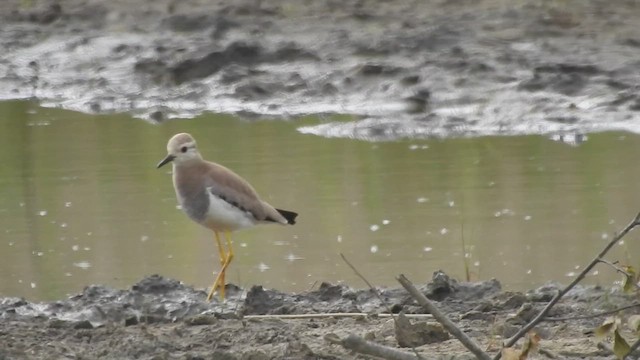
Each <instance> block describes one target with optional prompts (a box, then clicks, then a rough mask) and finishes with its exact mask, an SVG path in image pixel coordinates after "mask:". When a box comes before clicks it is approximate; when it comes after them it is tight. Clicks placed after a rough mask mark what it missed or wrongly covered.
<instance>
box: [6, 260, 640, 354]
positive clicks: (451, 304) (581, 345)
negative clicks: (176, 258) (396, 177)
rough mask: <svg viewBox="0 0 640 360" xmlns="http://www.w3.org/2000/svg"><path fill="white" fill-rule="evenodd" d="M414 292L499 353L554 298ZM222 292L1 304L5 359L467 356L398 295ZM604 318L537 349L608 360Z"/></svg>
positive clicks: (581, 305) (158, 280)
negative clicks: (378, 347) (600, 331)
mask: <svg viewBox="0 0 640 360" xmlns="http://www.w3.org/2000/svg"><path fill="white" fill-rule="evenodd" d="M418 288H419V290H420V291H422V292H423V293H424V294H426V295H427V296H428V297H429V298H431V299H432V300H434V301H435V302H436V304H437V306H438V307H439V308H440V309H441V310H442V311H444V312H445V313H446V314H447V315H448V316H449V317H450V318H451V319H452V320H454V321H455V322H456V323H457V324H458V326H459V327H460V328H461V329H462V330H463V331H464V332H465V333H466V334H467V335H469V336H470V337H472V338H473V339H475V340H476V341H478V342H479V343H480V344H482V345H483V346H485V347H486V348H488V349H494V350H495V351H497V349H498V347H499V344H500V339H501V338H503V337H509V336H512V335H513V334H514V333H515V332H516V331H517V330H518V329H519V327H520V326H521V325H523V324H524V323H525V322H527V321H529V320H530V319H531V318H532V316H534V315H535V313H536V312H537V311H539V310H540V309H541V308H542V307H543V306H544V305H545V304H546V302H548V301H549V300H550V299H551V298H552V297H553V296H554V295H555V293H556V291H557V289H558V287H557V286H556V285H554V284H549V285H546V286H543V287H540V288H538V289H534V290H530V291H527V292H522V293H520V292H510V291H503V290H501V286H500V283H499V282H498V281H497V280H489V281H484V282H476V283H462V282H457V281H455V280H453V279H450V278H449V277H448V276H447V275H446V274H444V273H441V272H437V273H435V274H434V276H433V280H432V281H430V282H429V283H427V284H424V285H421V286H418ZM227 289H228V293H229V296H228V300H227V301H226V302H225V303H221V302H219V301H213V302H211V303H208V302H206V301H205V298H206V293H205V292H204V290H196V289H194V288H192V287H190V286H187V285H185V284H182V283H180V282H179V281H176V280H172V279H167V278H164V277H162V276H159V275H153V276H149V277H147V278H144V279H142V280H141V281H140V282H138V283H137V284H134V285H133V286H132V287H131V288H130V289H126V290H115V289H110V288H107V287H104V286H98V285H92V286H88V287H87V288H85V289H84V291H83V292H82V293H80V294H77V295H74V296H71V297H69V298H68V299H62V300H59V301H53V302H47V303H32V302H29V301H27V300H25V299H18V298H2V299H0V359H97V358H101V359H105V358H106V359H345V358H353V356H355V355H354V354H352V353H350V351H348V350H345V349H344V348H342V347H341V346H339V345H335V344H332V343H331V342H330V341H327V339H329V338H336V337H338V338H345V337H347V336H348V335H349V334H355V335H357V336H361V337H363V338H366V339H368V340H371V341H374V342H376V343H379V344H383V345H386V346H391V347H401V346H400V345H399V344H402V345H404V346H405V347H406V346H415V348H416V350H417V351H419V352H420V353H422V354H424V355H425V356H428V358H434V357H435V356H444V355H446V356H457V357H458V358H470V357H468V356H469V355H467V351H466V349H465V348H464V347H462V345H461V344H460V343H459V342H458V340H456V339H454V338H452V337H450V336H449V335H448V334H447V333H446V332H445V331H443V330H442V328H441V327H440V326H439V325H438V324H437V323H436V322H435V321H434V320H433V319H432V318H430V317H429V316H428V315H413V317H411V316H412V315H411V314H424V310H422V309H421V307H420V306H418V304H417V303H416V302H415V301H414V300H413V299H412V298H411V297H410V296H409V294H408V293H407V292H406V291H405V290H404V289H402V288H389V289H379V292H380V295H381V298H382V299H384V302H385V304H382V303H381V302H380V300H379V298H378V297H376V296H375V295H374V293H373V292H372V291H371V290H369V289H366V290H357V289H353V288H350V287H348V286H345V285H332V284H326V283H323V284H320V285H319V286H318V288H317V289H314V290H311V291H308V292H304V293H300V294H286V293H281V292H278V291H276V290H270V289H264V288H262V287H261V286H254V287H252V288H250V289H239V288H237V287H235V286H234V285H228V286H227ZM631 301H632V298H631V297H630V296H625V295H623V294H621V293H620V292H619V291H615V290H607V289H604V288H600V287H593V286H591V287H580V286H578V287H576V288H574V290H572V291H571V292H570V293H569V294H568V295H567V296H565V297H564V298H563V300H562V301H561V302H560V303H559V304H557V306H556V307H554V308H553V310H552V313H551V314H550V316H551V317H552V318H560V317H561V318H566V317H572V316H578V315H585V314H594V313H597V312H600V311H606V310H611V309H614V308H617V307H620V306H621V305H624V304H629V303H630V302H631ZM388 309H391V311H392V312H394V313H398V312H400V311H402V312H403V313H406V314H408V316H409V321H410V322H411V323H412V324H413V325H415V327H416V328H417V329H423V330H419V331H418V330H416V332H417V335H416V336H413V337H410V338H409V340H407V339H406V338H405V339H403V338H401V337H399V336H398V335H397V334H396V331H395V327H394V322H393V320H392V319H391V318H389V317H388V316H385V315H384V314H385V313H387V310H388ZM347 313H348V314H349V315H347ZM305 314H306V315H307V316H303V315H305ZM327 314H334V315H333V316H328V315H327ZM355 314H360V315H355ZM295 315H297V316H295ZM602 320H603V317H594V318H589V319H572V320H565V321H553V322H549V321H547V322H543V323H542V324H541V325H539V326H538V327H537V328H536V330H535V331H536V333H537V334H538V335H539V336H540V337H541V338H542V340H541V342H540V348H541V349H543V351H545V352H548V353H553V354H555V355H557V356H560V357H562V358H572V357H573V358H599V357H602V358H607V357H610V353H608V352H607V351H604V350H602V349H599V348H598V346H597V345H596V344H597V342H598V341H600V340H597V339H595V338H594V336H593V330H594V328H596V327H597V326H598V325H599V324H600V323H601V322H602ZM424 329H426V330H424ZM405 350H410V348H409V349H405ZM538 356H542V355H538Z"/></svg>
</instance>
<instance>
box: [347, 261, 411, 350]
mask: <svg viewBox="0 0 640 360" xmlns="http://www.w3.org/2000/svg"><path fill="white" fill-rule="evenodd" d="M340 257H341V258H342V260H343V261H344V262H345V263H346V264H347V265H349V267H350V268H351V270H353V272H354V273H356V275H358V277H359V278H360V279H362V281H364V283H365V284H367V286H369V289H370V290H371V291H373V293H374V294H375V295H376V297H377V298H378V300H380V303H382V305H384V307H386V308H387V312H388V313H389V315H391V319H393V323H394V325H395V326H396V327H398V320H397V319H396V317H395V316H394V315H393V311H391V308H390V307H389V305H388V304H387V303H386V301H384V299H383V298H382V296H380V294H379V293H378V290H377V289H376V288H374V287H373V285H371V283H370V282H369V280H367V278H365V277H364V275H362V274H360V271H358V269H356V267H355V266H353V265H352V264H351V263H350V262H349V260H347V257H346V256H344V254H343V253H340ZM411 349H412V350H413V352H414V354H415V355H416V358H417V359H422V357H420V354H419V353H418V350H416V348H415V347H412V348H411Z"/></svg>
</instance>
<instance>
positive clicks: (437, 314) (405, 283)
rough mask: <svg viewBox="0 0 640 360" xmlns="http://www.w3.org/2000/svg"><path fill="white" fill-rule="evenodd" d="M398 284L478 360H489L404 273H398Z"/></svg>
mask: <svg viewBox="0 0 640 360" xmlns="http://www.w3.org/2000/svg"><path fill="white" fill-rule="evenodd" d="M396 280H398V282H399V283H400V285H402V287H404V288H405V289H406V290H407V291H408V292H409V294H411V296H413V298H414V299H416V301H417V302H418V304H420V306H422V307H423V308H424V309H425V310H427V311H428V312H429V313H430V314H431V315H433V317H434V318H435V319H436V320H437V321H438V322H439V323H440V324H442V326H444V328H445V329H446V330H447V331H448V332H449V333H450V334H451V335H453V336H454V337H455V338H456V339H458V340H459V341H460V342H461V343H462V345H464V346H465V347H466V348H467V349H468V350H469V351H471V352H472V353H473V355H475V356H476V357H477V358H478V359H480V360H491V357H490V356H489V355H488V354H487V353H485V352H484V351H483V350H482V349H481V348H480V346H478V344H476V343H475V341H473V339H471V338H470V337H468V336H467V334H465V333H464V332H462V330H460V329H459V328H458V327H457V326H456V324H454V323H453V321H451V320H450V319H449V318H448V317H447V316H446V315H445V314H443V313H442V312H441V311H440V309H438V308H437V307H436V306H435V305H434V304H433V303H432V302H431V301H430V300H429V299H427V298H426V297H425V296H424V295H423V294H422V293H421V292H420V291H419V290H418V289H416V287H415V286H413V284H412V283H411V281H409V279H407V278H406V277H405V276H404V275H402V274H401V275H400V276H398V277H397V278H396Z"/></svg>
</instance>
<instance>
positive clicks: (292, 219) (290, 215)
mask: <svg viewBox="0 0 640 360" xmlns="http://www.w3.org/2000/svg"><path fill="white" fill-rule="evenodd" d="M276 210H277V211H278V212H279V213H280V215H282V216H283V217H284V218H285V219H287V222H288V223H289V225H293V224H295V223H296V217H297V216H298V213H296V212H293V211H287V210H282V209H276Z"/></svg>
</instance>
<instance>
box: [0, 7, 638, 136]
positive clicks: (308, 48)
mask: <svg viewBox="0 0 640 360" xmlns="http://www.w3.org/2000/svg"><path fill="white" fill-rule="evenodd" d="M29 4H31V5H29ZM638 18H640V6H638V5H637V2H636V1H633V0H619V1H616V2H615V4H612V3H611V2H610V1H604V0H587V1H585V0H569V1H546V2H540V1H537V0H530V1H527V0H522V1H507V0H455V1H450V0H446V1H445V0H442V1H400V0H390V1H331V0H326V1H302V2H301V1H293V0H282V1H253V0H251V1H249V0H240V1H220V0H206V1H205V0H180V1H176V0H135V1H125V0H115V1H89V0H59V1H45V0H39V1H38V0H34V1H32V2H29V1H21V0H5V1H2V3H1V4H0V53H2V56H1V57H0V99H16V98H36V99H39V100H41V102H42V103H43V104H44V105H45V106H61V107H64V108H68V109H74V110H79V111H84V112H88V113H109V112H129V113H132V114H133V115H134V116H137V117H140V118H143V119H147V120H149V121H152V122H161V121H164V120H166V119H169V118H172V117H192V116H195V115H197V114H200V113H202V112H205V111H212V112H222V113H236V114H239V115H240V116H242V117H247V118H255V117H273V118H278V119H281V118H288V117H296V116H300V115H304V114H335V113H339V114H350V115H353V116H354V118H353V121H347V122H344V121H341V122H332V121H327V122H326V123H321V124H318V125H314V126H308V127H303V128H300V129H299V130H300V131H301V132H303V133H309V134H315V135H319V136H327V137H351V138H358V139H367V140H391V139H398V138H406V137H412V138H416V137H417V138H419V137H451V136H480V135H496V134H501V135H516V134H547V135H552V136H555V138H558V136H560V137H559V138H560V139H564V136H565V135H567V136H569V137H570V138H571V139H574V138H576V136H577V137H578V138H580V137H581V136H582V134H584V133H587V132H592V131H606V130H622V131H632V132H636V133H637V132H640V126H639V125H638V121H637V120H638V116H639V113H638V112H639V111H640V97H639V95H638V93H637V87H638V84H640V71H638V60H637V59H638V57H639V55H640V27H638V26H637V19H638Z"/></svg>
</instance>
